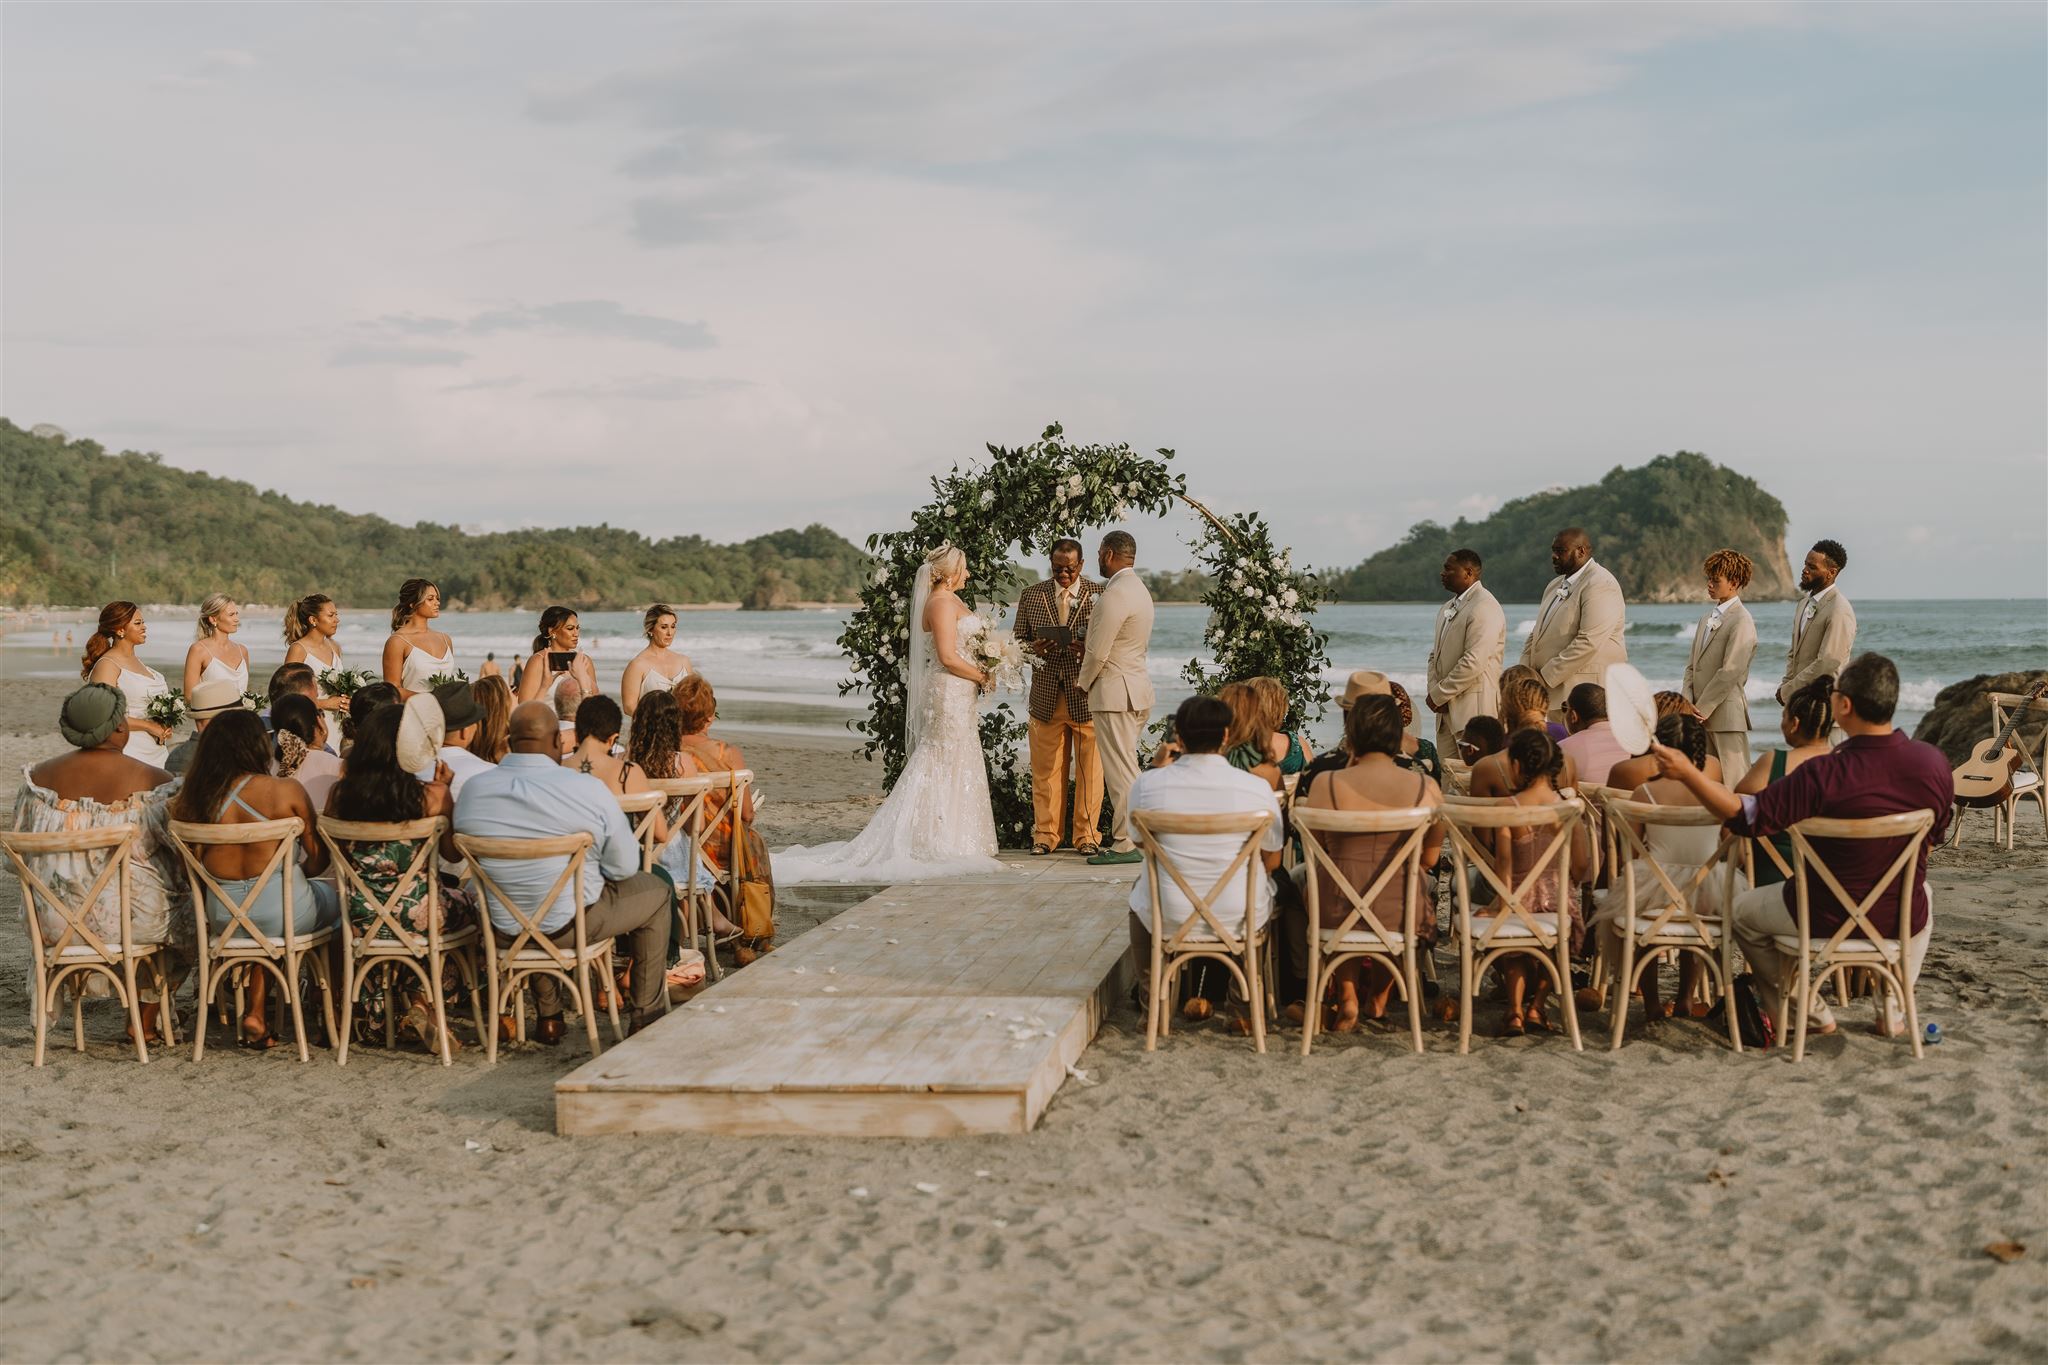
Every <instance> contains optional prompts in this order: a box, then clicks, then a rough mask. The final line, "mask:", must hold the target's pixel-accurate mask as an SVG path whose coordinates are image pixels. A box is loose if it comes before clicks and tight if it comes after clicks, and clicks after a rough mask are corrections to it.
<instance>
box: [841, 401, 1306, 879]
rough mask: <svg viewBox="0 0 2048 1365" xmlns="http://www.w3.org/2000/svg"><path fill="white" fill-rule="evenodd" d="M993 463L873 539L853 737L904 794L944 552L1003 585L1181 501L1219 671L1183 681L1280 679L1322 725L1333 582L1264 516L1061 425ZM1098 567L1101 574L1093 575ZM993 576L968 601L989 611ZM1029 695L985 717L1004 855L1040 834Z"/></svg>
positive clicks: (857, 652)
mask: <svg viewBox="0 0 2048 1365" xmlns="http://www.w3.org/2000/svg"><path fill="white" fill-rule="evenodd" d="M988 453H989V462H988V463H987V464H986V465H985V466H975V467H969V468H966V469H963V468H961V467H960V466H959V465H955V466H954V467H953V468H952V470H951V471H950V472H948V473H947V474H945V475H944V476H941V477H937V478H934V479H933V480H932V499H931V501H930V502H928V503H926V504H925V505H924V506H923V507H922V508H920V509H918V511H917V512H915V513H914V514H913V515H912V517H911V524H910V526H909V527H908V528H907V529H905V530H901V531H890V532H887V533H885V534H881V535H873V536H869V537H868V539H867V547H868V549H869V551H870V552H872V553H873V555H874V556H875V562H874V566H873V569H872V572H871V573H870V574H869V577H868V580H867V582H866V584H865V585H864V586H863V588H862V590H861V603H860V608H859V610H857V611H856V612H855V613H854V614H853V617H852V619H851V620H849V621H848V623H847V626H846V630H845V632H844V633H843V634H841V635H840V637H839V644H840V647H841V648H842V649H843V650H845V651H846V655H847V658H848V660H849V661H850V662H851V665H852V675H853V676H852V677H850V678H848V679H847V680H846V681H845V682H843V683H842V684H841V685H840V691H841V692H842V693H850V692H853V691H855V690H857V689H860V688H863V687H865V688H866V690H867V694H868V714H867V717H866V719H864V720H860V721H856V722H854V728H855V729H856V730H857V731H859V732H860V733H862V734H864V735H866V736H867V744H866V748H865V752H866V753H867V755H868V756H869V757H870V758H874V757H878V756H879V757H880V758H881V760H882V783H883V786H884V787H885V788H888V787H893V786H895V784H896V779H897V777H898V776H900V775H901V773H902V771H903V764H904V760H905V757H906V755H905V753H904V750H903V722H904V708H905V706H906V705H907V704H908V700H909V699H908V698H907V697H906V696H905V695H904V692H905V689H904V674H905V668H906V658H907V654H908V651H909V649H910V646H911V642H912V639H913V634H912V632H913V630H914V629H915V625H916V623H914V622H912V621H911V620H910V619H909V616H910V599H911V594H912V589H913V587H914V585H915V576H916V574H917V572H918V570H919V569H920V568H922V567H923V565H924V562H925V556H926V554H927V553H929V552H930V551H931V550H932V549H933V548H934V547H936V546H939V545H942V544H952V545H955V546H957V547H959V549H960V550H961V551H962V552H963V553H965V554H966V556H967V562H968V565H969V566H970V568H971V569H972V571H974V572H975V573H977V574H986V575H990V576H991V577H994V576H996V575H999V574H1000V572H1001V570H1002V569H1003V567H1005V566H1006V565H1007V564H1008V563H1009V556H1010V552H1011V547H1013V546H1015V547H1018V548H1020V549H1021V550H1022V551H1023V552H1024V553H1025V554H1026V555H1027V556H1034V557H1036V556H1038V555H1039V554H1040V552H1041V551H1044V550H1046V549H1048V548H1049V547H1050V546H1051V545H1052V543H1053V542H1054V541H1055V540H1058V539H1059V538H1061V537H1062V536H1076V537H1078V536H1079V535H1080V534H1081V533H1082V532H1083V531H1085V530H1088V529H1089V528H1092V527H1098V526H1104V525H1109V524H1113V523H1116V522H1120V521H1122V520H1124V519H1125V518H1127V517H1129V516H1131V515H1132V514H1134V513H1138V512H1146V513H1150V514H1152V515H1154V516H1160V515H1164V514H1165V513H1167V512H1168V511H1170V510H1171V509H1172V508H1173V505H1174V504H1175V503H1176V502H1181V503H1185V504H1187V505H1188V506H1189V507H1191V508H1193V509H1194V510H1195V511H1196V512H1197V513H1199V514H1200V516H1201V518H1202V526H1203V532H1202V535H1201V537H1200V539H1199V540H1197V542H1196V544H1195V553H1196V556H1197V558H1198V560H1199V561H1200V563H1201V564H1202V567H1203V568H1204V569H1205V570H1206V571H1207V572H1208V573H1210V574H1211V575H1213V585H1212V587H1211V589H1210V591H1209V592H1208V594H1207V595H1206V596H1205V597H1204V599H1203V600H1204V602H1205V604H1206V605H1207V606H1208V608H1209V622H1208V628H1207V632H1206V638H1207V641H1208V643H1209V647H1210V650H1211V652H1212V655H1213V662H1210V663H1204V662H1203V661H1202V660H1201V659H1199V658H1197V659H1190V660H1189V661H1188V663H1187V665H1186V666H1185V667H1184V668H1183V669H1182V671H1181V676H1182V677H1183V678H1185V679H1186V680H1187V681H1188V682H1189V683H1190V684H1191V685H1193V686H1194V687H1196V688H1198V689H1202V690H1213V689H1214V688H1216V687H1218V686H1220V685H1222V684H1223V683H1225V682H1229V681H1232V680H1234V679H1239V678H1249V677H1256V676H1259V675H1261V674H1264V675H1269V676H1272V677H1275V678H1278V679H1280V680H1281V682H1282V683H1283V684H1285V686H1286V688H1287V694H1288V696H1289V697H1290V698H1292V699H1293V703H1294V710H1293V712H1292V714H1291V715H1290V717H1289V723H1290V725H1295V724H1300V723H1302V722H1304V721H1306V720H1309V719H1312V718H1314V717H1316V716H1319V715H1320V714H1321V713H1322V710H1323V703H1324V688H1325V683H1324V678H1323V673H1324V669H1325V667H1326V665H1327V663H1328V656H1327V653H1326V650H1325V644H1326V642H1325V638H1324V637H1323V636H1322V635H1321V634H1319V633H1318V632H1316V631H1315V630H1314V629H1313V628H1312V627H1311V625H1310V624H1309V622H1310V618H1311V616H1312V615H1313V613H1314V611H1315V606H1316V604H1317V603H1318V602H1320V601H1322V600H1323V597H1324V588H1323V585H1322V580H1321V579H1320V578H1319V577H1318V576H1316V575H1314V574H1311V573H1309V572H1307V571H1305V570H1299V569H1296V568H1295V567H1294V565H1293V562H1292V558H1291V556H1290V554H1289V553H1288V551H1287V550H1285V549H1281V548H1276V547H1275V546H1274V544H1273V538H1272V532H1271V529H1270V528H1269V527H1268V526H1267V525H1266V522H1265V519H1264V518H1263V517H1260V516H1258V515H1257V514H1256V513H1241V514H1238V515H1235V516H1231V517H1228V518H1220V517H1217V516H1215V515H1214V514H1212V513H1211V512H1210V511H1209V510H1208V509H1207V508H1205V507H1203V506H1202V505H1201V504H1200V503H1199V502H1196V501H1195V500H1194V499H1193V498H1191V497H1189V496H1188V493H1187V485H1186V481H1185V479H1183V478H1182V476H1181V475H1179V474H1177V473H1175V472H1174V471H1173V469H1172V468H1171V467H1170V462H1171V461H1172V459H1173V452H1172V451H1171V450H1165V449H1161V450H1159V451H1157V452H1155V453H1154V454H1151V455H1142V454H1139V453H1137V452H1136V451H1134V450H1132V449H1131V447H1130V446H1129V445H1127V444H1121V443H1120V444H1117V445H1079V444H1075V443H1073V442H1071V441H1069V440H1068V439H1067V438H1066V433H1065V431H1064V429H1063V428H1062V427H1061V426H1060V424H1059V423H1057V422H1055V423H1053V424H1052V425H1051V426H1049V427H1047V428H1046V429H1045V431H1044V432H1043V433H1042V434H1041V435H1040V436H1039V438H1038V440H1036V441H1034V442H1032V443H1031V444H1029V445H1024V446H1018V447H1016V448H1015V449H1006V448H1004V447H1002V446H998V445H993V444H992V445H990V446H989V447H988ZM1087 567H1088V568H1089V570H1090V571H1091V572H1092V570H1093V565H1092V564H1090V565H1088V566H1087ZM988 591H989V583H988V582H987V581H981V580H977V581H973V582H970V583H969V584H968V585H967V587H966V589H965V590H964V591H963V592H962V596H963V597H964V598H965V600H966V601H967V603H968V605H969V606H985V605H986V604H985V603H984V602H983V598H984V597H985V595H986V594H987V593H988ZM1022 711H1023V706H1022V699H1021V698H1018V699H1015V705H1014V708H1013V703H1012V701H1011V700H1004V701H1000V702H998V703H997V704H996V705H995V706H993V707H989V708H987V709H985V710H984V711H983V712H982V715H981V747H982V753H983V756H984V757H985V759H986V760H987V763H988V781H989V795H990V797H991V799H992V800H993V802H994V805H995V818H996V835H997V838H998V840H999V841H1000V842H1001V843H1002V845H1003V846H1004V847H1016V846H1018V845H1020V844H1022V843H1023V842H1024V841H1025V840H1026V839H1027V838H1028V836H1029V835H1030V832H1031V774H1030V769H1029V766H1028V764H1027V763H1025V762H1024V761H1022V755H1023V744H1024V740H1025V738H1026V735H1027V733H1028V731H1027V727H1026V725H1025V721H1024V719H1023V718H1022V714H1021V713H1022Z"/></svg>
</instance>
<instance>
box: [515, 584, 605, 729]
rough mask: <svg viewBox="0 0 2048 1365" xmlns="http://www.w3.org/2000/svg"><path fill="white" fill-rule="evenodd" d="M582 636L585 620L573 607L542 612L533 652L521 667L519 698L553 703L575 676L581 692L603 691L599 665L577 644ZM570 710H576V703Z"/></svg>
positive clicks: (555, 608) (581, 693)
mask: <svg viewBox="0 0 2048 1365" xmlns="http://www.w3.org/2000/svg"><path fill="white" fill-rule="evenodd" d="M582 638H583V624H582V622H581V621H580V620H579V619H578V618H577V615H576V613H575V611H574V610H572V609H571V608H569V607H549V608H548V609H547V610H546V611H544V612H542V613H541V614H540V628H539V629H538V630H537V631H536V632H535V633H534V637H533V653H532V654H530V655H528V656H527V659H526V665H525V667H523V668H521V669H520V670H519V688H518V692H519V700H521V701H545V702H548V703H551V704H552V703H553V702H554V699H555V692H556V690H557V689H558V688H560V687H561V686H562V685H563V684H564V683H565V682H568V681H570V680H572V679H573V680H574V681H575V683H576V686H577V695H578V696H583V697H594V696H596V695H597V694H598V693H599V692H600V691H602V690H603V689H602V688H600V687H599V686H598V685H597V665H596V664H594V663H592V662H591V661H590V656H589V655H588V654H585V653H584V652H583V651H582V650H581V649H579V648H578V647H577V646H578V643H579V642H580V641H581V640H582ZM569 714H570V715H571V716H574V715H575V714H576V708H575V707H574V706H571V707H570V708H569Z"/></svg>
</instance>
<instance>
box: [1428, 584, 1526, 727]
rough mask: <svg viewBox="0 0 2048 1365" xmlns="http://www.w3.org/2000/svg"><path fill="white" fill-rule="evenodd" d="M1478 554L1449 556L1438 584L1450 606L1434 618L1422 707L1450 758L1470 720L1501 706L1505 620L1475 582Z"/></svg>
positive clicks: (1480, 586)
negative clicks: (1426, 709) (1447, 595)
mask: <svg viewBox="0 0 2048 1365" xmlns="http://www.w3.org/2000/svg"><path fill="white" fill-rule="evenodd" d="M1481 564H1482V561H1481V560H1480V558H1479V552H1478V551H1477V550H1453V551H1451V553H1450V554H1449V555H1448V556H1446V557H1445V559H1444V565H1443V569H1442V570H1441V571H1440V572H1439V573H1438V574H1437V581H1438V582H1439V583H1441V584H1442V585H1443V589H1444V591H1445V592H1447V593H1450V594H1451V600H1450V601H1448V602H1446V603H1444V605H1443V606H1442V608H1441V609H1439V610H1438V612H1437V614H1436V637H1435V641H1434V643H1433V644H1431V646H1430V650H1429V664H1428V671H1427V675H1426V684H1425V687H1426V690H1425V692H1424V694H1423V701H1424V703H1425V704H1427V705H1428V707H1429V709H1430V711H1431V712H1433V713H1434V714H1435V716H1436V747H1437V751H1438V752H1439V753H1450V752H1452V741H1453V740H1454V739H1455V738H1456V737H1457V734H1458V732H1459V731H1460V730H1462V729H1463V728H1464V726H1465V722H1466V721H1468V720H1470V719H1472V717H1474V716H1490V715H1492V714H1493V713H1494V712H1495V711H1496V710H1498V709H1499V706H1500V690H1499V682H1498V674H1499V673H1500V668H1501V663H1502V662H1503V661H1504V660H1505V659H1506V658H1507V651H1508V618H1507V614H1506V613H1505V612H1503V611H1502V610H1501V606H1500V602H1499V601H1498V600H1497V599H1496V598H1495V597H1494V595H1493V594H1492V593H1491V592H1489V591H1487V588H1486V585H1485V584H1484V583H1482V582H1480V581H1479V571H1480V568H1481Z"/></svg>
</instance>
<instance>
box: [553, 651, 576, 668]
mask: <svg viewBox="0 0 2048 1365" xmlns="http://www.w3.org/2000/svg"><path fill="white" fill-rule="evenodd" d="M575 662H576V651H575V650H573V649H551V650H549V651H548V672H550V673H567V672H568V671H569V666H570V665H571V664H573V663H575Z"/></svg>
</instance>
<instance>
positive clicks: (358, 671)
mask: <svg viewBox="0 0 2048 1365" xmlns="http://www.w3.org/2000/svg"><path fill="white" fill-rule="evenodd" d="M375 681H377V675H376V674H374V673H372V672H371V671H370V670H369V669H367V668H329V669H324V670H322V671H321V673H320V690H321V691H322V692H325V693H326V694H327V695H328V696H330V697H352V696H354V695H355V691H356V689H357V688H358V687H363V686H366V685H368V684H370V683H373V682H375Z"/></svg>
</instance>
